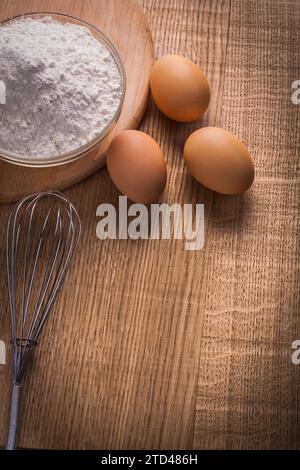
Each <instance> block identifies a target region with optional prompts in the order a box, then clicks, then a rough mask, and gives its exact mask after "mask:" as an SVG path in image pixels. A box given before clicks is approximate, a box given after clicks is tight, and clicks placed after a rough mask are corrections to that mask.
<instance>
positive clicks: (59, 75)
mask: <svg viewBox="0 0 300 470" xmlns="http://www.w3.org/2000/svg"><path fill="white" fill-rule="evenodd" d="M0 80H1V81H2V82H3V83H4V84H5V88H6V103H5V104H1V105H0V152H1V150H2V151H3V152H9V153H13V154H17V155H22V156H24V157H33V158H34V157H36V158H45V159H47V158H50V157H55V156H59V155H62V154H66V153H70V152H72V151H74V150H76V149H78V148H79V147H81V146H83V145H85V144H88V143H89V142H91V141H92V140H93V139H94V138H96V137H97V136H98V135H99V134H100V133H101V132H102V131H103V130H104V129H105V128H106V127H107V126H108V125H109V124H110V122H111V120H112V119H113V117H114V116H115V114H116V112H117V110H118V108H119V106H120V102H121V98H122V78H121V74H120V71H119V68H118V66H117V63H116V61H115V59H114V57H113V56H112V54H111V52H110V51H109V50H108V49H107V48H106V46H105V45H104V44H102V43H101V42H99V41H98V40H97V39H96V38H95V37H94V36H93V35H92V34H91V32H90V31H89V29H88V28H87V27H83V26H80V25H75V24H72V23H65V24H63V23H61V22H59V21H57V20H55V19H53V18H52V17H44V18H42V19H31V18H24V19H18V20H15V21H11V22H9V23H6V24H3V25H1V26H0Z"/></svg>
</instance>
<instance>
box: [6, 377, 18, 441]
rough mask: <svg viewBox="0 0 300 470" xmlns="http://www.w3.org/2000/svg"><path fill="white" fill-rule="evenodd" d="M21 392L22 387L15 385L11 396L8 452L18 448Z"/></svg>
mask: <svg viewBox="0 0 300 470" xmlns="http://www.w3.org/2000/svg"><path fill="white" fill-rule="evenodd" d="M20 391H21V385H20V384H17V383H14V385H13V389H12V396H11V408H10V423H9V431H8V438H7V444H6V450H15V449H16V447H17V434H18V421H19V402H20Z"/></svg>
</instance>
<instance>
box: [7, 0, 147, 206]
mask: <svg viewBox="0 0 300 470" xmlns="http://www.w3.org/2000/svg"><path fill="white" fill-rule="evenodd" d="M43 11H44V12H48V11H49V12H51V11H52V12H60V13H66V14H70V15H73V16H76V17H79V18H82V19H83V20H85V21H87V22H89V23H91V24H92V25H94V26H96V27H98V28H100V30H101V31H103V32H104V33H105V34H107V36H108V37H109V38H110V39H111V40H112V41H113V43H114V45H115V47H116V49H117V50H118V52H119V54H120V57H121V59H122V61H123V64H124V65H125V69H126V76H127V89H126V96H125V101H124V106H123V109H122V113H121V116H120V118H119V120H118V122H117V125H116V126H115V127H114V129H113V130H112V132H110V133H109V134H108V135H107V136H106V137H105V138H104V139H103V140H102V141H101V143H100V145H99V146H97V147H96V148H94V149H92V150H91V151H89V152H87V154H86V155H84V156H83V157H82V158H81V159H79V160H77V161H75V162H73V163H69V164H68V165H63V166H58V167H52V168H42V169H39V168H22V167H19V166H16V165H12V164H9V163H6V162H1V161H0V203H1V202H2V203H3V202H11V201H15V200H18V199H20V198H22V197H24V196H26V195H28V194H32V193H35V192H38V191H45V190H48V189H60V190H61V189H65V188H68V187H70V186H72V185H73V184H75V183H78V182H79V181H81V180H82V179H84V178H86V177H87V176H89V175H91V174H92V173H93V172H95V171H96V170H97V169H99V168H101V167H102V166H103V165H104V164H105V153H106V151H107V149H108V147H109V145H110V143H111V141H112V139H113V137H114V136H115V135H116V133H117V132H120V131H121V130H124V129H135V128H136V127H137V126H138V125H139V123H140V121H141V119H142V116H143V114H144V112H145V109H146V107H147V104H148V101H149V73H150V70H151V67H152V65H153V62H154V46H153V40H152V37H151V33H150V31H149V26H148V23H147V20H146V18H145V15H144V13H143V11H142V9H141V7H140V6H139V5H138V3H137V2H136V1H135V0H126V1H124V0H114V1H110V0H85V1H82V0H64V1H63V2H61V0H26V1H25V0H4V1H1V6H0V21H2V20H4V19H7V18H11V17H14V16H17V15H20V14H23V13H32V12H43Z"/></svg>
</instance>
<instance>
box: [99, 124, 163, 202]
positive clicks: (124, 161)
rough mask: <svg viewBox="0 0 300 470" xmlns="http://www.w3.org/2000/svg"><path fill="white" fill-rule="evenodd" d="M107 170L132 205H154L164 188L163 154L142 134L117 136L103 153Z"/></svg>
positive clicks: (130, 131) (147, 136)
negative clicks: (105, 154) (135, 203)
mask: <svg viewBox="0 0 300 470" xmlns="http://www.w3.org/2000/svg"><path fill="white" fill-rule="evenodd" d="M107 168H108V172H109V174H110V177H111V179H112V180H113V182H114V184H115V185H116V187H117V188H118V189H119V191H120V192H121V193H122V194H124V195H125V196H128V198H129V199H131V201H134V202H139V203H144V204H149V203H152V202H156V201H157V200H158V198H159V197H160V195H161V194H162V192H163V190H164V188H165V185H166V180H167V168H166V163H165V159H164V156H163V153H162V151H161V149H160V147H159V146H158V144H157V143H156V142H155V140H153V139H152V138H151V137H150V136H149V135H147V134H145V133H144V132H140V131H133V130H129V131H123V132H121V133H120V134H119V135H117V136H116V137H115V138H114V140H113V142H112V143H111V145H110V148H109V150H108V153H107Z"/></svg>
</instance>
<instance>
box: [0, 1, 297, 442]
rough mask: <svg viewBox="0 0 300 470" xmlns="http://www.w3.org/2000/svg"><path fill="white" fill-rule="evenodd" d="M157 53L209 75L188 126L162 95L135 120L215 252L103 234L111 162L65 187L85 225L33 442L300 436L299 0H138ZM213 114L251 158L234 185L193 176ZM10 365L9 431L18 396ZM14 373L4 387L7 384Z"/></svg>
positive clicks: (33, 389) (56, 321) (51, 333)
mask: <svg viewBox="0 0 300 470" xmlns="http://www.w3.org/2000/svg"><path fill="white" fill-rule="evenodd" d="M142 6H143V8H144V10H145V12H146V14H147V16H148V19H149V22H150V28H151V31H152V33H153V37H154V40H155V47H156V53H157V55H158V56H160V55H162V54H164V53H174V52H175V53H180V54H184V55H186V56H188V57H190V58H191V59H192V60H194V61H195V62H197V63H198V64H199V65H200V66H201V67H202V68H203V70H204V71H205V72H206V73H207V75H208V77H209V80H210V82H211V86H212V97H213V98H212V103H211V106H210V109H209V112H208V114H207V115H206V117H205V119H204V120H203V121H202V122H200V123H193V124H188V125H180V124H175V123H173V122H171V121H169V120H168V119H166V118H165V117H163V116H162V115H161V114H160V113H159V112H158V110H157V109H156V108H155V106H154V105H153V104H150V106H149V110H148V112H147V114H146V116H145V118H144V120H143V122H142V126H141V128H142V130H144V131H146V132H148V133H149V134H150V135H151V136H153V137H154V138H155V139H157V140H158V142H159V143H160V144H161V146H162V148H163V150H164V153H165V156H166V159H167V164H168V172H169V178H168V185H167V189H166V192H165V195H164V197H163V200H164V201H166V202H168V203H173V202H180V203H204V204H205V213H206V219H205V221H206V240H205V248H204V249H203V250H202V251H199V252H187V251H184V246H183V242H182V241H139V242H134V241H124V240H123V241H105V242H101V241H99V240H97V238H96V223H97V218H96V207H97V206H98V205H99V204H100V203H102V202H110V203H114V204H116V205H117V202H118V192H117V190H116V189H115V188H114V186H113V185H112V183H111V181H110V179H109V177H108V175H107V172H106V170H102V171H99V172H98V173H97V174H95V175H94V176H92V177H90V178H89V179H87V180H85V181H84V182H82V183H80V184H78V185H77V186H76V187H73V188H72V189H70V190H68V191H67V192H66V194H67V195H68V196H69V197H70V198H71V199H72V201H73V202H74V203H75V204H76V205H77V206H78V209H79V211H80V213H81V217H82V222H83V238H82V241H81V245H80V250H79V253H78V256H77V258H76V262H75V264H74V266H73V268H72V270H71V273H70V275H69V277H68V280H67V283H66V285H65V289H64V292H63V295H62V296H61V298H60V301H59V304H58V305H57V307H56V309H55V312H53V316H52V318H51V320H50V321H49V324H48V325H47V332H46V334H45V335H44V336H43V341H41V344H40V345H39V351H38V354H37V355H36V357H35V361H34V365H33V370H32V373H31V374H30V376H29V377H28V380H27V381H26V385H25V386H24V395H23V396H24V401H23V406H22V411H21V412H22V417H23V427H22V432H21V436H20V437H21V438H20V444H21V445H22V446H25V447H41V448H81V449H93V448H101V449H112V448H122V449H138V448H162V449H164V448H182V449H187V448H189V449H191V448H195V449H198V448H204V449H211V448H217V449H250V448H262V449H270V448H274V449H275V448H289V449H296V448H298V449H299V448H300V374H299V373H300V366H296V365H293V364H292V361H291V354H292V348H291V343H292V341H294V340H296V339H300V318H299V317H300V309H299V306H300V305H299V304H300V302H299V260H300V258H299V220H300V219H299V196H300V194H299V179H300V175H299V148H300V106H298V107H297V106H295V105H293V104H292V100H291V95H292V87H291V84H292V82H293V81H294V80H296V79H300V4H299V2H298V0H231V1H230V0H189V1H181V0H173V1H169V0H168V1H166V0H164V1H162V0H143V1H142ZM206 125H217V126H222V127H225V128H226V129H228V130H230V131H232V132H234V133H235V134H236V135H237V136H239V137H240V138H241V140H242V141H243V142H244V143H245V144H246V145H247V147H248V148H249V150H250V152H251V154H252V155H253V159H254V161H255V166H256V180H255V184H254V186H253V188H252V189H251V191H250V192H248V193H247V194H246V195H244V196H241V197H224V196H220V195H217V194H214V193H212V192H211V191H208V190H205V189H204V188H202V187H201V186H200V185H198V184H196V183H195V182H193V181H192V179H191V178H190V177H189V176H188V175H187V172H186V170H185V168H184V164H183V159H182V148H183V144H184V142H185V139H186V137H187V136H188V135H189V134H190V133H191V132H192V131H193V130H194V129H196V128H198V127H199V126H206ZM9 209H10V206H1V207H0V217H1V254H0V269H1V271H0V272H1V278H0V301H1V305H2V308H1V318H0V321H1V324H0V325H1V330H0V337H2V339H6V340H7V341H8V338H9V321H8V305H7V289H6V280H5V249H4V235H5V223H6V220H7V216H8V212H9ZM9 372H10V371H9V367H3V366H0V379H1V382H0V383H1V390H0V392H1V407H0V418H1V419H0V426H1V428H0V437H1V443H3V442H4V439H5V432H6V428H5V426H6V422H7V419H8V407H9V387H8V386H7V385H8V380H9ZM4 384H6V385H4Z"/></svg>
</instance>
